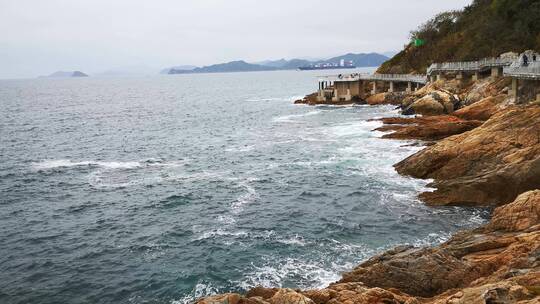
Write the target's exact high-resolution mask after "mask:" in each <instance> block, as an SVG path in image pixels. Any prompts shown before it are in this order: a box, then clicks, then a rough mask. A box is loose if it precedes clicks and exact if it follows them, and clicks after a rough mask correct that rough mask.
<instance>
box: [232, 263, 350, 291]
mask: <svg viewBox="0 0 540 304" xmlns="http://www.w3.org/2000/svg"><path fill="white" fill-rule="evenodd" d="M253 268H254V269H253V270H252V271H251V272H248V273H247V275H246V276H245V279H244V280H243V281H240V282H235V283H236V284H237V285H238V287H240V288H242V289H244V290H249V289H251V288H253V287H256V286H263V287H268V288H271V287H283V286H284V284H287V283H288V282H290V281H291V279H293V281H296V282H300V283H299V284H298V285H299V286H298V287H299V288H302V289H312V288H324V287H327V286H328V285H329V284H331V283H333V282H335V281H337V280H339V279H340V278H341V276H340V272H339V271H336V270H329V267H327V266H326V265H322V264H320V263H317V262H314V261H302V260H300V259H294V258H287V259H285V260H281V261H278V262H277V263H276V260H275V259H273V258H270V257H269V258H268V259H267V260H266V261H265V262H264V263H263V265H261V266H253Z"/></svg>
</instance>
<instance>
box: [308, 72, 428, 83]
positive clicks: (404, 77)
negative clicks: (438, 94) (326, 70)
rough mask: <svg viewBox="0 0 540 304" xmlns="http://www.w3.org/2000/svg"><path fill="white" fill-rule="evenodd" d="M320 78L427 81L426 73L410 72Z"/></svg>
mask: <svg viewBox="0 0 540 304" xmlns="http://www.w3.org/2000/svg"><path fill="white" fill-rule="evenodd" d="M319 78H320V79H324V80H330V81H358V80H368V81H395V82H414V83H421V84H425V83H427V77H426V75H411V74H360V73H355V74H346V75H329V76H319Z"/></svg>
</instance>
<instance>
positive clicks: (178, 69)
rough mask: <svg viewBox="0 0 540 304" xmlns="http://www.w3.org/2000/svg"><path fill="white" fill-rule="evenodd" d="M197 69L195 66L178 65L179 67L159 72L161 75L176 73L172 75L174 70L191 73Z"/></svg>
mask: <svg viewBox="0 0 540 304" xmlns="http://www.w3.org/2000/svg"><path fill="white" fill-rule="evenodd" d="M196 68H197V67H196V66H194V65H178V66H173V67H170V68H166V69H163V70H161V71H159V73H160V74H174V73H171V71H172V70H176V71H191V70H194V69H196Z"/></svg>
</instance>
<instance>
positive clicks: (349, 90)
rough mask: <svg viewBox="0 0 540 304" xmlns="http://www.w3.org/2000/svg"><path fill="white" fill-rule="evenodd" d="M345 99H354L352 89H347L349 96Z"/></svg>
mask: <svg viewBox="0 0 540 304" xmlns="http://www.w3.org/2000/svg"><path fill="white" fill-rule="evenodd" d="M345 99H347V101H351V100H352V96H351V89H347V97H345Z"/></svg>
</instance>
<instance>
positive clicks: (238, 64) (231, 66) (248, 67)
mask: <svg viewBox="0 0 540 304" xmlns="http://www.w3.org/2000/svg"><path fill="white" fill-rule="evenodd" d="M276 69H277V68H273V67H268V66H264V65H259V64H252V63H247V62H245V61H242V60H239V61H231V62H227V63H220V64H214V65H210V66H205V67H202V68H195V69H193V70H174V69H172V70H171V71H169V74H188V73H225V72H255V71H273V70H276Z"/></svg>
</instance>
